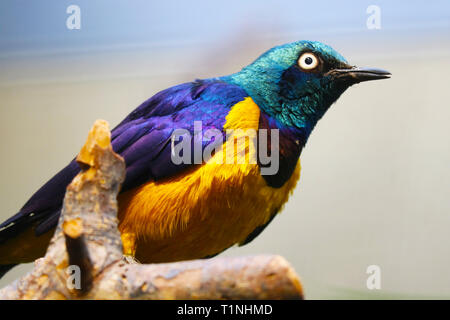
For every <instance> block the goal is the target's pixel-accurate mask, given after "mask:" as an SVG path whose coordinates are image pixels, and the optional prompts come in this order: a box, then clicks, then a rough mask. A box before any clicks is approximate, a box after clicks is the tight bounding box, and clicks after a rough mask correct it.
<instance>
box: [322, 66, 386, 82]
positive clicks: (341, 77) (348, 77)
mask: <svg viewBox="0 0 450 320" xmlns="http://www.w3.org/2000/svg"><path fill="white" fill-rule="evenodd" d="M329 74H330V75H331V76H332V77H334V78H335V79H336V80H338V81H343V82H347V83H348V84H355V83H360V82H363V81H370V80H381V79H389V78H390V77H391V73H390V72H389V71H386V70H383V69H377V68H358V67H352V68H348V69H334V70H331V71H330V72H329Z"/></svg>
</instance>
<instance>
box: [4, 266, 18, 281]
mask: <svg viewBox="0 0 450 320" xmlns="http://www.w3.org/2000/svg"><path fill="white" fill-rule="evenodd" d="M15 266H17V264H3V265H0V279H1V278H3V276H4V275H5V274H6V273H7V272H8V271H9V270H11V269H12V268H14V267H15Z"/></svg>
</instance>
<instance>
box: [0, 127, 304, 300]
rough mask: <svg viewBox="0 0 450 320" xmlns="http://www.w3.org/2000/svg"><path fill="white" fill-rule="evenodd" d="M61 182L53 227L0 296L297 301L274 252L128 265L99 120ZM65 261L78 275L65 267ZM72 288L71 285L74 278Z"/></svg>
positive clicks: (290, 274)
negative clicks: (29, 265) (28, 267)
mask: <svg viewBox="0 0 450 320" xmlns="http://www.w3.org/2000/svg"><path fill="white" fill-rule="evenodd" d="M77 161H78V163H79V164H80V166H81V168H82V172H80V173H79V174H78V175H77V176H76V177H75V178H74V180H73V181H72V183H71V184H70V185H69V186H68V188H67V191H66V196H65V199H64V206H63V210H62V214H61V217H60V221H59V223H58V227H57V228H56V231H55V234H54V236H53V238H52V240H51V242H50V245H49V247H48V249H47V252H46V254H45V256H44V257H43V258H41V259H38V260H36V262H35V267H34V269H33V270H32V271H31V272H30V273H28V274H27V275H25V276H24V277H22V278H21V279H19V280H16V281H14V282H13V283H12V284H10V285H8V286H7V287H5V288H3V289H1V290H0V299H301V298H303V293H302V286H301V284H300V280H299V278H298V276H297V275H296V273H295V271H294V270H293V268H292V267H291V266H290V265H289V263H288V262H287V261H286V260H285V259H284V258H282V257H280V256H273V255H261V256H252V257H239V258H214V259H209V260H195V261H186V262H177V263H167V264H149V265H141V264H128V263H126V262H124V261H123V259H122V242H121V238H120V233H119V231H118V229H117V224H118V220H117V200H116V197H117V194H118V192H119V188H120V185H121V183H122V182H123V180H124V176H125V164H124V161H123V159H122V158H121V157H120V156H119V155H117V154H116V153H114V151H113V150H112V147H111V144H110V132H109V129H108V124H107V123H106V122H105V121H102V120H98V121H97V122H96V123H95V124H94V126H93V128H92V129H91V131H90V133H89V136H88V139H87V141H86V144H85V145H84V146H83V148H82V149H81V151H80V154H79V155H78V157H77ZM71 265H76V266H78V267H79V269H80V274H78V275H77V274H76V273H75V274H72V273H70V272H68V270H69V269H70V266H71ZM76 276H79V277H80V279H79V280H80V284H81V286H80V288H78V289H76V290H74V289H73V285H72V282H73V280H74V277H76Z"/></svg>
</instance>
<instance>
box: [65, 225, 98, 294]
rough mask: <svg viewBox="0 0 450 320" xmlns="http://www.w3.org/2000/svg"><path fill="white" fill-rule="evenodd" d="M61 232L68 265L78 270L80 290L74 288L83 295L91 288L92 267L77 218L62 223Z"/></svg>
mask: <svg viewBox="0 0 450 320" xmlns="http://www.w3.org/2000/svg"><path fill="white" fill-rule="evenodd" d="M63 232H64V236H65V239H66V250H67V254H68V256H69V265H73V266H78V268H80V286H81V287H80V289H77V288H75V290H76V292H77V293H79V294H84V293H86V292H88V291H89V290H90V289H91V288H92V280H93V274H92V272H93V265H92V261H91V258H90V257H89V251H88V248H87V245H86V241H85V239H84V236H83V227H82V221H81V219H79V218H76V219H72V220H66V221H64V223H63Z"/></svg>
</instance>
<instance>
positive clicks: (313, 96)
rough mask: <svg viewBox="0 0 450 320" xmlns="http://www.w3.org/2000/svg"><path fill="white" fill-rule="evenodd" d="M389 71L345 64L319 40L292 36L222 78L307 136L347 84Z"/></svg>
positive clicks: (265, 110)
mask: <svg viewBox="0 0 450 320" xmlns="http://www.w3.org/2000/svg"><path fill="white" fill-rule="evenodd" d="M389 76H390V73H389V72H387V71H385V70H381V69H369V68H357V67H355V66H351V65H350V64H348V62H347V61H346V60H345V58H344V57H342V56H341V55H340V54H339V53H338V52H336V51H335V50H334V49H332V48H331V47H329V46H327V45H325V44H323V43H320V42H315V41H298V42H293V43H289V44H285V45H281V46H278V47H274V48H272V49H270V50H269V51H267V52H265V53H264V54H263V55H261V56H260V57H259V58H258V59H256V60H255V61H254V62H253V63H252V64H250V65H248V66H247V67H245V68H243V69H242V71H240V72H238V73H235V74H233V75H230V76H227V77H224V79H225V80H226V81H228V82H231V83H234V84H237V85H239V86H240V87H242V88H243V89H245V90H246V91H247V93H248V94H249V95H250V96H251V97H252V98H253V100H254V101H255V102H256V104H257V105H258V106H259V107H260V108H261V109H262V110H263V111H264V112H265V113H267V114H268V115H269V116H271V117H272V118H274V119H276V120H277V121H278V122H280V123H281V124H283V125H286V126H289V127H296V128H298V129H300V130H302V131H303V132H304V133H305V134H306V136H309V133H310V132H311V130H312V129H313V127H314V126H315V124H316V123H317V121H318V120H319V119H320V118H321V117H322V116H323V114H324V113H325V112H326V111H327V110H328V108H329V107H330V105H331V104H332V103H333V102H335V101H336V100H337V99H338V98H339V96H340V95H341V94H342V93H343V92H344V91H345V90H346V89H347V88H348V87H350V86H351V85H353V84H356V83H359V82H362V81H368V80H377V79H385V78H389Z"/></svg>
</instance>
